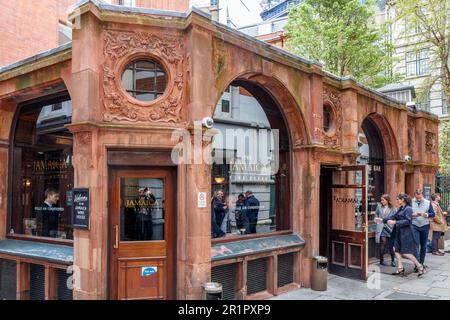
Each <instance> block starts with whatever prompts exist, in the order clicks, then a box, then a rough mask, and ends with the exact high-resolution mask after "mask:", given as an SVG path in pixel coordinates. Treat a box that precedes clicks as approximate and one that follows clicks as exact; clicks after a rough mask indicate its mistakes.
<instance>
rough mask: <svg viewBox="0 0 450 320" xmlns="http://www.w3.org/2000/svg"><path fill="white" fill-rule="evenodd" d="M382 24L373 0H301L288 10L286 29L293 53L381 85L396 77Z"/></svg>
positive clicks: (342, 72)
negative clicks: (379, 23)
mask: <svg viewBox="0 0 450 320" xmlns="http://www.w3.org/2000/svg"><path fill="white" fill-rule="evenodd" d="M385 27H386V26H382V27H377V24H376V23H375V9H374V2H373V1H372V0H369V1H360V0H304V1H303V2H302V3H301V4H300V5H299V6H298V7H294V8H292V9H291V11H290V13H289V18H288V23H287V25H286V28H285V30H286V34H287V36H288V39H289V40H288V49H289V50H291V51H292V52H294V53H296V54H299V55H300V56H303V57H305V58H307V59H311V60H316V61H319V62H321V63H322V64H323V65H324V68H325V69H326V70H328V71H330V72H332V73H335V74H337V75H339V76H350V75H351V76H353V77H355V78H356V79H357V80H358V81H360V82H362V83H363V84H365V85H368V86H372V87H380V86H383V85H385V84H387V83H390V82H393V81H395V80H396V79H394V78H396V77H394V76H393V75H392V73H391V70H392V69H391V68H392V62H393V59H392V52H393V46H392V44H391V43H390V42H389V40H388V37H385V35H386V34H387V32H386V31H387V29H386V28H385Z"/></svg>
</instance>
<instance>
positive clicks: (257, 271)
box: [247, 258, 267, 294]
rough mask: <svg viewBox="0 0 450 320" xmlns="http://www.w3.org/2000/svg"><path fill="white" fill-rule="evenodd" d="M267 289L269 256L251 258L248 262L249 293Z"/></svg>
mask: <svg viewBox="0 0 450 320" xmlns="http://www.w3.org/2000/svg"><path fill="white" fill-rule="evenodd" d="M266 289H267V258H262V259H256V260H250V261H249V262H248V263H247V294H253V293H257V292H260V291H264V290H266Z"/></svg>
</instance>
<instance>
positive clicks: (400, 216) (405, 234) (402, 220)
mask: <svg viewBox="0 0 450 320" xmlns="http://www.w3.org/2000/svg"><path fill="white" fill-rule="evenodd" d="M397 203H398V210H397V212H396V213H395V214H394V215H393V216H391V217H387V218H384V219H383V222H384V223H387V224H389V225H391V226H392V227H393V231H392V233H393V235H394V237H395V238H394V252H395V257H396V258H397V270H396V271H395V272H394V273H393V275H402V276H405V268H404V266H403V262H402V256H403V257H405V258H406V259H408V260H410V261H412V262H413V263H414V265H415V266H416V268H417V270H418V273H419V274H418V276H419V277H420V276H422V275H423V274H424V273H425V268H424V267H423V265H422V264H421V263H420V262H419V261H418V260H417V258H416V256H417V246H416V242H415V241H414V236H413V225H412V220H413V210H412V208H411V198H410V196H408V195H407V194H405V193H400V194H399V195H398V196H397Z"/></svg>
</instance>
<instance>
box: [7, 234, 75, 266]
mask: <svg viewBox="0 0 450 320" xmlns="http://www.w3.org/2000/svg"><path fill="white" fill-rule="evenodd" d="M0 254H4V255H7V256H16V257H17V256H18V257H22V258H28V259H36V260H43V261H46V262H53V263H58V264H65V265H72V264H73V248H72V247H69V246H63V245H56V244H48V243H38V242H33V241H23V240H13V239H6V240H0Z"/></svg>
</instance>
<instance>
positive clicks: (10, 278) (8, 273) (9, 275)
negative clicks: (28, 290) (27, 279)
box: [0, 259, 16, 300]
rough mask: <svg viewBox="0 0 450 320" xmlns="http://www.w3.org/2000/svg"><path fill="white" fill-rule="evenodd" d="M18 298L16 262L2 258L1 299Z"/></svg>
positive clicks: (0, 262) (0, 276) (0, 267)
mask: <svg viewBox="0 0 450 320" xmlns="http://www.w3.org/2000/svg"><path fill="white" fill-rule="evenodd" d="M15 299H16V262H15V261H10V260H5V259H0V300H15Z"/></svg>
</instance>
